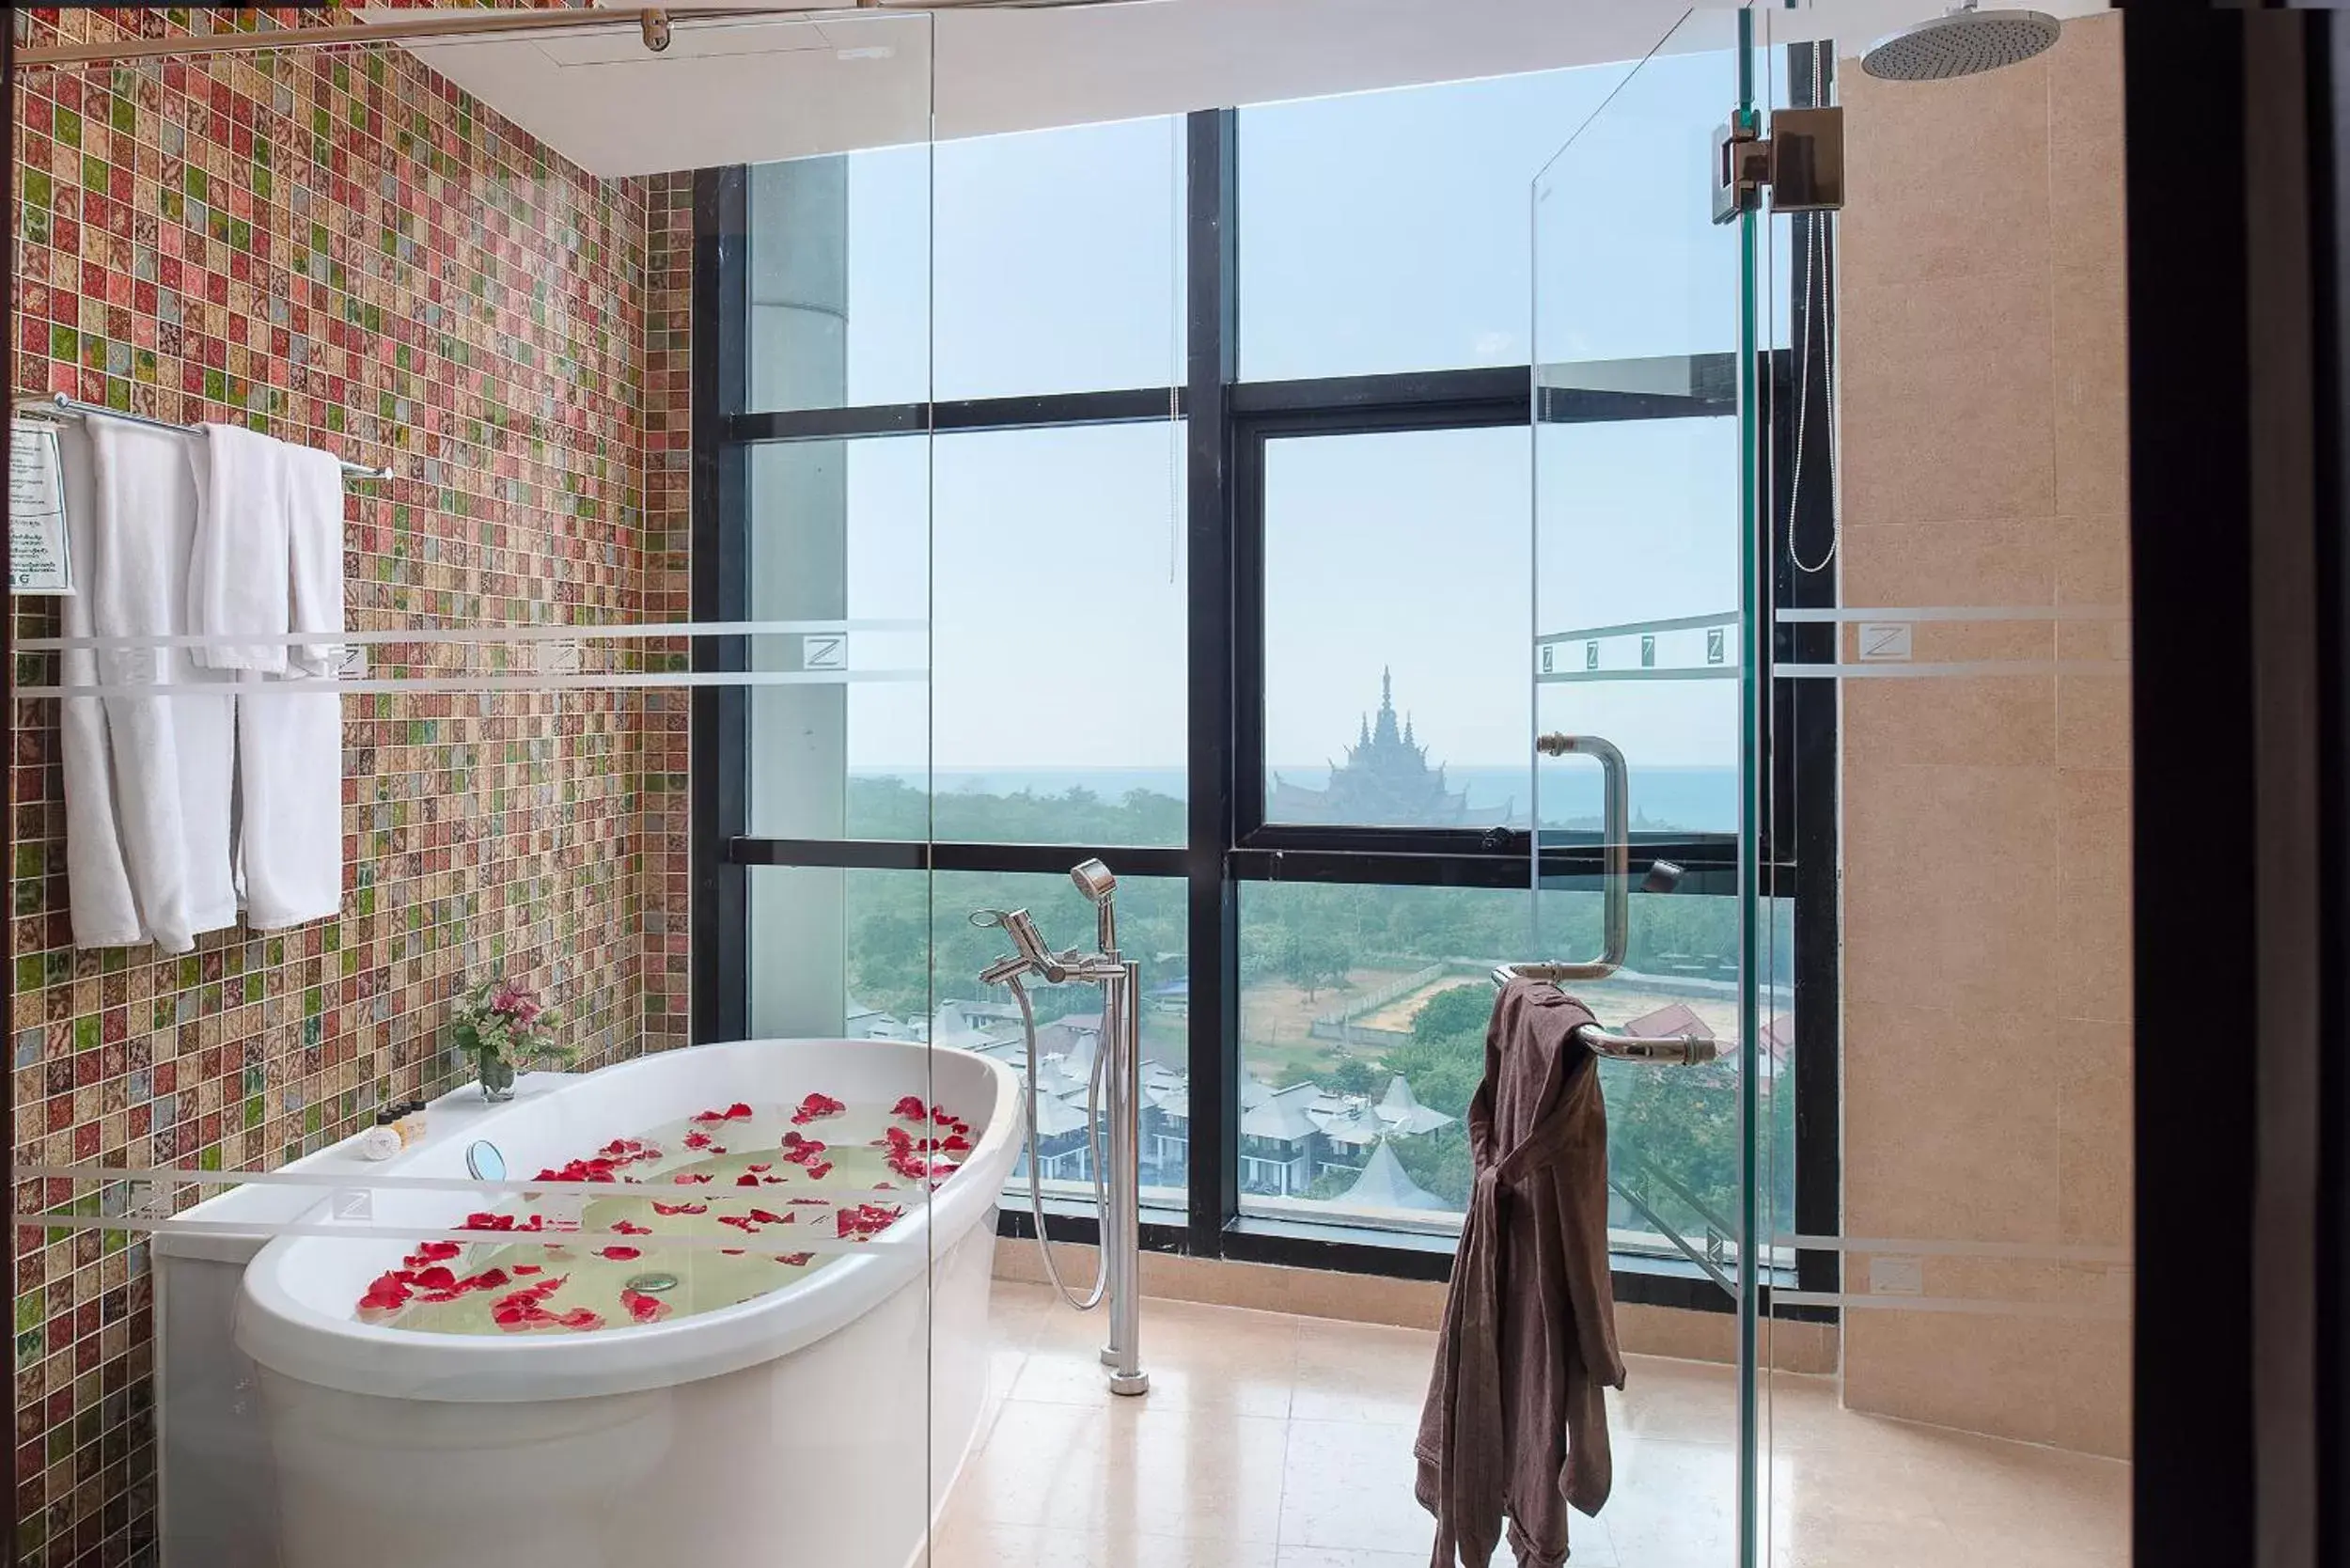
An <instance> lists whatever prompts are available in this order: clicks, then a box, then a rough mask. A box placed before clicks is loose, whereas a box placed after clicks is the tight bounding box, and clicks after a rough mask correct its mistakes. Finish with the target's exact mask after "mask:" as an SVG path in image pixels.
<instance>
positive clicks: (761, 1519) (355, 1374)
mask: <svg viewBox="0 0 2350 1568" xmlns="http://www.w3.org/2000/svg"><path fill="white" fill-rule="evenodd" d="M811 1091H814V1092H817V1093H821V1094H825V1095H831V1096H835V1097H838V1098H839V1099H842V1100H846V1101H850V1102H852V1103H855V1104H860V1105H861V1104H866V1103H878V1104H880V1105H889V1104H891V1103H892V1102H894V1101H896V1100H897V1099H898V1098H899V1097H900V1096H902V1095H909V1094H910V1095H915V1096H917V1097H919V1098H922V1099H925V1100H934V1101H935V1103H937V1104H938V1105H945V1106H948V1107H951V1108H952V1109H953V1111H954V1112H955V1113H956V1114H957V1115H959V1116H961V1117H962V1118H964V1120H966V1121H968V1122H969V1123H970V1125H971V1135H970V1136H971V1141H972V1144H973V1148H972V1150H971V1152H969V1153H968V1155H967V1156H965V1158H964V1165H963V1168H961V1169H960V1170H959V1171H957V1172H956V1173H955V1174H954V1175H953V1176H951V1177H949V1178H948V1179H947V1180H946V1181H945V1182H944V1183H943V1184H941V1185H939V1186H938V1187H937V1188H936V1189H935V1190H934V1191H933V1192H932V1194H931V1196H930V1200H929V1202H928V1205H927V1207H926V1206H925V1205H924V1203H923V1201H922V1200H921V1199H920V1197H919V1195H918V1193H917V1192H915V1191H911V1190H909V1191H907V1192H906V1193H905V1194H904V1195H903V1197H904V1200H905V1201H904V1208H905V1214H904V1216H903V1217H902V1218H901V1219H900V1220H899V1221H898V1222H897V1223H896V1224H895V1225H893V1226H891V1227H890V1228H889V1229H888V1230H887V1231H885V1232H884V1233H882V1234H881V1235H879V1236H877V1237H875V1238H873V1239H872V1240H871V1241H870V1242H867V1243H865V1244H863V1245H861V1246H857V1247H852V1248H848V1249H846V1255H843V1256H838V1257H835V1258H832V1259H831V1260H830V1261H829V1262H826V1263H825V1264H824V1265H823V1266H822V1267H819V1268H815V1269H813V1270H811V1271H809V1272H807V1274H806V1275H805V1276H803V1277H802V1278H798V1279H796V1280H794V1281H793V1282H791V1283H787V1284H785V1285H783V1286H781V1287H780V1288H778V1289H776V1290H773V1291H770V1292H769V1293H768V1294H764V1295H760V1296H756V1297H754V1298H752V1299H750V1300H747V1301H744V1302H741V1303H740V1304H739V1305H736V1306H732V1307H727V1308H722V1309H718V1310H714V1311H708V1312H702V1313H698V1314H696V1315H692V1316H682V1317H679V1318H677V1319H675V1320H674V1321H670V1322H655V1323H650V1324H641V1325H626V1326H616V1327H611V1328H606V1329H603V1330H601V1331H598V1332H592V1333H580V1334H537V1333H525V1334H516V1335H510V1336H509V1335H497V1334H490V1335H470V1334H443V1333H430V1332H418V1331H415V1330H412V1329H405V1328H395V1327H391V1326H387V1325H382V1324H374V1323H368V1322H364V1321H362V1320H361V1318H360V1316H359V1314H358V1311H357V1301H358V1298H359V1296H360V1294H361V1293H362V1292H363V1291H364V1290H366V1289H367V1287H368V1281H369V1280H370V1279H372V1278H375V1277H376V1276H378V1275H380V1274H382V1273H383V1272H384V1271H385V1270H386V1269H388V1268H392V1267H395V1266H397V1265H398V1264H399V1260H400V1257H401V1255H402V1254H404V1253H406V1252H408V1251H409V1250H410V1249H411V1248H412V1247H415V1245H416V1244H415V1242H414V1241H413V1240H405V1239H399V1238H397V1237H392V1236H372V1235H371V1236H368V1237H365V1238H350V1239H344V1238H330V1237H321V1236H316V1235H302V1236H283V1237H280V1238H278V1239H277V1240H275V1241H273V1242H272V1243H270V1245H269V1246H268V1247H265V1248H263V1249H262V1250H261V1252H260V1253H259V1255H258V1257H256V1258H255V1260H254V1262H253V1263H252V1265H251V1266H250V1267H249V1268H248V1269H247V1270H246V1271H245V1276H244V1284H243V1298H242V1300H241V1301H240V1303H239V1307H238V1314H237V1330H236V1335H237V1343H238V1345H239V1347H240V1348H241V1349H242V1350H243V1352H244V1354H245V1355H246V1356H250V1357H251V1358H252V1360H253V1362H254V1363H255V1366H256V1368H257V1377H258V1385H259V1393H260V1400H261V1409H262V1415H263V1419H264V1423H265V1425H266V1427H267V1429H268V1433H269V1438H270V1445H271V1449H272V1451H273V1453H274V1458H275V1463H276V1467H277V1472H278V1473H277V1496H278V1498H279V1513H280V1520H279V1524H280V1527H281V1529H280V1537H281V1542H282V1545H281V1547H280V1550H281V1552H282V1568H416V1565H417V1564H420V1563H431V1564H437V1563H446V1562H460V1561H478V1562H495V1563H497V1564H499V1568H601V1565H604V1564H610V1565H613V1568H620V1565H627V1568H643V1565H644V1564H647V1563H657V1562H691V1563H693V1564H695V1565H696V1568H725V1565H729V1564H744V1565H749V1564H754V1563H756V1564H760V1565H762V1568H767V1565H773V1564H777V1563H797V1562H807V1563H822V1564H824V1565H825V1568H904V1565H905V1564H906V1563H907V1562H908V1561H909V1560H911V1559H913V1558H914V1557H915V1556H916V1555H917V1553H918V1552H919V1550H920V1548H921V1545H922V1542H923V1538H924V1535H925V1533H926V1529H927V1527H928V1524H929V1522H930V1520H931V1519H932V1516H933V1515H934V1513H935V1512H936V1510H937V1508H938V1507H939V1506H940V1504H942V1503H943V1501H944V1499H945V1497H946V1494H947V1490H948V1487H949V1486H951V1484H952V1483H953V1481H954V1478H955V1475H956V1473H957V1471H958V1470H959V1468H960V1467H961V1465H962V1462H963V1459H964V1454H965V1452H966V1450H968V1448H969V1447H970V1445H971V1442H972V1439H973V1437H974V1435H975V1433H976V1431H977V1428H978V1425H979V1418H980V1414H981V1410H982V1408H983V1406H984V1404H985V1400H986V1392H987V1367H988V1351H987V1334H986V1330H987V1297H988V1278H989V1274H990V1263H991V1260H992V1254H993V1251H994V1247H995V1208H996V1199H997V1195H998V1193H999V1192H1000V1191H1001V1190H1002V1187H1003V1184H1004V1181H1005V1178H1006V1177H1007V1176H1008V1175H1009V1174H1010V1173H1011V1168H1012V1165H1013V1163H1014V1161H1015V1159H1016V1157H1017V1155H1018V1152H1019V1145H1020V1138H1021V1130H1022V1129H1021V1122H1022V1116H1021V1109H1020V1099H1019V1081H1018V1079H1017V1077H1016V1076H1015V1075H1014V1074H1012V1073H1011V1070H1010V1069H1008V1068H1006V1067H1004V1066H1003V1065H1001V1064H1000V1063H997V1062H994V1061H991V1060H989V1059H988V1058H983V1057H977V1056H972V1055H968V1054H966V1053H964V1052H960V1051H952V1050H942V1051H936V1052H932V1051H931V1050H930V1049H928V1048H927V1047H925V1046H922V1045H919V1044H916V1043H906V1042H899V1041H872V1040H858V1041H806V1040H793V1041H746V1042H742V1043H734V1044H726V1045H702V1046H696V1047H693V1048H691V1049H686V1050H679V1051H673V1052H669V1053H666V1054H664V1055H660V1056H653V1057H646V1058H639V1059H637V1060H635V1061H631V1062H627V1063H624V1064H622V1065H619V1066H617V1067H611V1068H606V1069H604V1070H603V1071H602V1072H598V1073H593V1074H586V1075H584V1076H581V1077H577V1078H572V1079H570V1080H568V1081H566V1082H564V1083H562V1084H560V1085H559V1086H558V1087H556V1088H555V1089H554V1090H552V1091H549V1092H543V1093H540V1094H539V1095H537V1096H535V1097H534V1096H530V1095H527V1094H525V1096H523V1097H521V1098H518V1099H517V1100H516V1101H515V1102H514V1103H513V1104H512V1105H509V1106H508V1107H506V1108H504V1109H502V1110H498V1111H495V1112H493V1113H491V1114H489V1115H487V1116H484V1117H483V1118H482V1119H481V1120H480V1121H479V1122H478V1125H477V1126H476V1127H474V1128H472V1129H469V1132H468V1136H467V1138H466V1139H465V1140H464V1141H463V1142H452V1143H450V1144H448V1145H446V1146H445V1147H433V1148H429V1149H427V1150H426V1151H424V1152H422V1154H421V1155H420V1156H419V1157H417V1158H415V1159H412V1160H406V1161H402V1162H401V1164H400V1166H399V1172H398V1173H399V1176H400V1177H402V1178H413V1177H420V1176H431V1177H460V1178H462V1177H463V1176H464V1175H465V1174H466V1171H465V1156H464V1149H465V1147H466V1146H467V1145H468V1144H469V1143H470V1141H471V1140H472V1139H473V1138H483V1139H488V1140H489V1141H491V1142H493V1143H495V1144H496V1145H497V1146H498V1148H499V1150H500V1151H501V1152H502V1153H503V1154H504V1156H505V1161H506V1166H507V1168H508V1170H509V1173H510V1174H511V1176H512V1177H513V1178H514V1179H517V1180H519V1179H523V1178H525V1177H527V1176H529V1175H531V1174H533V1173H536V1172H537V1171H539V1170H540V1168H542V1167H556V1168H560V1167H561V1166H562V1165H563V1164H564V1163H565V1162H566V1161H568V1160H571V1159H573V1158H576V1157H579V1156H581V1155H583V1154H587V1153H590V1152H593V1151H595V1150H596V1149H598V1148H600V1147H601V1146H603V1145H604V1144H605V1143H607V1142H608V1141H610V1140H611V1139H614V1138H616V1137H635V1136H637V1135H640V1134H642V1133H644V1132H645V1131H646V1130H648V1129H650V1128H653V1127H656V1126H660V1125H662V1124H664V1123H669V1122H675V1121H681V1120H682V1119H684V1118H688V1117H692V1116H694V1115H695V1114H696V1113H697V1112H698V1111H700V1110H702V1109H703V1108H704V1107H707V1106H713V1105H729V1104H730V1103H733V1102H749V1103H751V1104H752V1105H760V1106H762V1107H775V1106H786V1107H788V1106H791V1105H795V1104H797V1103H798V1102H799V1101H800V1100H801V1099H802V1097H803V1096H805V1095H807V1094H808V1093H810V1092H811ZM650 1179H651V1180H653V1181H658V1180H659V1179H660V1178H659V1177H657V1176H655V1177H653V1178H650ZM707 1190H711V1191H713V1192H714V1191H716V1190H718V1189H707ZM372 1203H373V1214H372V1216H371V1219H370V1221H369V1223H370V1224H371V1226H372V1227H373V1228H375V1229H378V1230H389V1229H394V1228H408V1229H420V1230H426V1231H446V1230H448V1229H450V1228H452V1227H456V1226H458V1225H460V1224H461V1223H462V1218H463V1216H464V1215H466V1214H468V1213H469V1212H472V1211H476V1210H481V1209H485V1208H490V1207H493V1206H494V1205H493V1204H492V1203H491V1202H489V1201H488V1200H485V1199H484V1198H483V1197H482V1196H481V1195H480V1194H478V1193H468V1192H463V1191H448V1192H432V1191H414V1190H386V1189H381V1188H379V1189H376V1190H375V1191H374V1193H373V1199H372ZM808 1229H809V1230H810V1231H814V1229H815V1228H813V1227H810V1228H808ZM816 1233H817V1234H818V1235H828V1234H829V1232H823V1231H819V1232H816ZM623 1239H624V1238H621V1237H609V1238H598V1239H583V1240H582V1242H581V1243H580V1245H581V1246H586V1247H595V1246H602V1245H603V1242H604V1241H605V1240H611V1241H619V1240H623ZM644 1245H645V1246H646V1247H648V1248H649V1249H650V1250H649V1252H648V1262H657V1261H658V1260H659V1257H660V1251H659V1247H658V1246H656V1245H655V1244H654V1243H651V1242H647V1243H646V1244H644ZM926 1434H927V1441H926V1440H925V1436H926Z"/></svg>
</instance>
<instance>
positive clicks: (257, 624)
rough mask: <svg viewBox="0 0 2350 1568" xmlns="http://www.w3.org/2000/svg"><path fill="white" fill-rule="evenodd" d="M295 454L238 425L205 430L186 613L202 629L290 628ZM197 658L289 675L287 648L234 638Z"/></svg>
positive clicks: (219, 632) (223, 632)
mask: <svg viewBox="0 0 2350 1568" xmlns="http://www.w3.org/2000/svg"><path fill="white" fill-rule="evenodd" d="M293 450H295V448H293V447H289V446H288V445H287V444H286V443H284V442H282V441H278V440H276V439H274V438H273V437H270V436H266V435H259V434H256V433H255V432H254V431H249V430H246V429H244V428H243V427H242V426H239V425H206V426H205V427H204V439H203V441H202V443H201V444H200V445H199V446H198V447H197V450H196V478H197V486H198V488H199V489H200V490H201V491H202V492H203V497H204V499H203V509H204V510H203V525H202V526H201V527H199V528H198V529H197V530H196V548H195V551H194V553H193V555H192V557H191V558H190V561H189V566H188V610H189V615H190V617H191V618H192V619H193V620H194V622H195V624H196V627H197V629H198V630H199V631H202V632H205V633H208V634H210V635H213V636H226V637H230V638H233V637H234V636H235V635H239V634H245V635H250V634H254V633H261V634H267V633H271V632H284V631H286V630H287V629H288V627H289V625H290V621H289V620H288V619H287V616H288V594H287V584H288V581H289V578H288V572H287V565H286V562H287V543H286V526H287V521H288V518H289V516H290V510H291V509H290V497H289V495H288V486H289V484H290V482H291V473H290V468H289V465H288V462H287V457H288V454H289V453H290V452H291V451H293ZM338 472H339V471H338ZM196 663H197V664H199V665H202V666H204V667H205V668H207V669H258V670H261V671H264V672H266V673H268V674H272V675H282V674H284V673H285V671H286V647H285V645H284V644H283V643H239V642H235V641H233V640H231V641H227V642H223V643H220V644H216V645H214V646H211V647H207V648H201V649H198V650H197V651H196Z"/></svg>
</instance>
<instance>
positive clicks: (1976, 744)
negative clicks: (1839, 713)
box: [1844, 626, 2057, 767]
mask: <svg viewBox="0 0 2350 1568" xmlns="http://www.w3.org/2000/svg"><path fill="white" fill-rule="evenodd" d="M1912 636H1913V639H1914V644H1913V646H1914V647H1915V648H1916V653H1915V656H1916V657H1917V658H1919V659H1928V658H1934V659H1941V658H1948V657H1965V655H1962V654H1946V653H1942V652H1937V651H1932V650H1931V649H1930V648H1929V646H1928V645H1929V644H1930V642H1931V641H1932V634H1931V631H1930V629H1929V628H1927V627H1923V626H1920V627H1918V628H1916V629H1914V631H1913V633H1912ZM2025 656H2026V657H2030V656H2031V655H2025ZM2038 657H2041V658H2044V659H2045V657H2047V654H2046V652H2045V650H2044V651H2042V652H2041V653H2040V654H2039V655H2038ZM1844 752H1845V755H1846V756H1847V757H1849V758H1851V759H1853V760H1855V761H1856V762H1858V763H1860V764H1862V765H1865V766H1869V767H1884V766H1889V765H1892V764H1896V763H1918V762H1937V763H1952V764H1957V765H1960V766H1966V765H1980V766H1985V767H2018V766H2026V765H2029V766H2036V767H2046V766H2047V765H2048V764H2050V763H2052V762H2054V761H2055V760H2056V757H2057V702H2056V682H2055V679H2054V677H2052V676H2047V675H1984V676H1970V677H1966V678H1963V679H1962V678H1956V677H1940V676H1937V677H1932V678H1928V679H1922V680H1902V681H1895V680H1886V681H1873V680H1872V681H1848V682H1845V684H1844Z"/></svg>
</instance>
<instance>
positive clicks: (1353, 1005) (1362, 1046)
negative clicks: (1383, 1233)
mask: <svg viewBox="0 0 2350 1568" xmlns="http://www.w3.org/2000/svg"><path fill="white" fill-rule="evenodd" d="M1532 918H1533V905H1532V899H1531V896H1530V895H1529V894H1528V893H1525V892H1514V891H1508V890H1496V889H1488V888H1470V887H1355V886H1327V885H1321V884H1305V883H1255V882H1252V883H1247V884H1246V885H1244V886H1242V888H1241V892H1240V920H1241V925H1240V973H1241V1003H1240V1014H1241V1018H1240V1037H1241V1140H1240V1142H1241V1148H1240V1160H1241V1168H1240V1185H1241V1192H1242V1194H1243V1197H1242V1200H1241V1203H1242V1207H1243V1208H1244V1209H1246V1210H1247V1211H1249V1212H1251V1213H1255V1214H1263V1215H1289V1216H1291V1217H1296V1218H1311V1219H1317V1220H1325V1221H1327V1220H1338V1221H1342V1222H1345V1223H1353V1224H1364V1225H1373V1226H1379V1227H1382V1228H1386V1229H1393V1230H1403V1231H1430V1232H1433V1233H1438V1234H1442V1233H1449V1232H1450V1231H1458V1230H1459V1229H1460V1223H1461V1215H1462V1213H1463V1208H1464V1205H1465V1202H1466V1200H1467V1198H1468V1184H1469V1152H1468V1138H1467V1130H1466V1127H1465V1123H1464V1121H1463V1118H1465V1116H1466V1115H1467V1112H1468V1102H1469V1096H1470V1094H1471V1093H1472V1092H1474V1091H1475V1090H1476V1088H1477V1080H1478V1076H1479V1074H1481V1073H1482V1071H1483V1070H1484V1058H1483V1051H1484V1037H1485V1036H1484V1030H1485V1019H1486V1016H1487V1014H1488V1013H1489V1012H1490V1011H1492V1007H1493V981H1492V980H1491V978H1490V973H1489V972H1490V971H1491V969H1492V967H1493V965H1494V964H1496V963H1499V962H1502V961H1503V960H1506V959H1510V958H1516V957H1523V956H1525V955H1526V954H1527V953H1528V950H1529V944H1530V943H1531V942H1532V941H1533V929H1532ZM1471 1035H1474V1037H1475V1040H1476V1049H1475V1050H1474V1051H1471V1050H1470V1049H1468V1047H1467V1044H1466V1042H1467V1039H1468V1037H1469V1036H1471Z"/></svg>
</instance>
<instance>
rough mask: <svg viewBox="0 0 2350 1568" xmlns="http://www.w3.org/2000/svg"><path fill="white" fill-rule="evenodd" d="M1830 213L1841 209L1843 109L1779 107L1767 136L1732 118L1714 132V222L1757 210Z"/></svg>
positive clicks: (1842, 195)
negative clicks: (1766, 196) (1766, 199)
mask: <svg viewBox="0 0 2350 1568" xmlns="http://www.w3.org/2000/svg"><path fill="white" fill-rule="evenodd" d="M1766 186H1767V187H1768V188H1769V190H1770V193H1771V211H1773V212H1835V211H1837V210H1838V209H1840V208H1841V207H1842V206H1843V205H1844V111H1843V110H1842V109H1841V108H1826V109H1781V110H1779V111H1778V113H1777V114H1775V115H1773V116H1772V117H1771V133H1770V134H1769V135H1767V136H1765V135H1763V133H1762V132H1761V131H1759V130H1758V129H1756V128H1755V127H1754V126H1752V125H1747V124H1741V123H1740V122H1739V121H1737V120H1734V119H1733V120H1731V121H1730V122H1729V123H1728V124H1726V125H1723V126H1720V127H1718V128H1717V129H1716V131H1715V133H1714V221H1715V222H1716V223H1728V222H1729V221H1730V220H1731V219H1732V218H1734V217H1736V216H1737V215H1738V214H1739V213H1741V212H1757V211H1760V210H1761V208H1762V206H1763V189H1764V187H1766Z"/></svg>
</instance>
